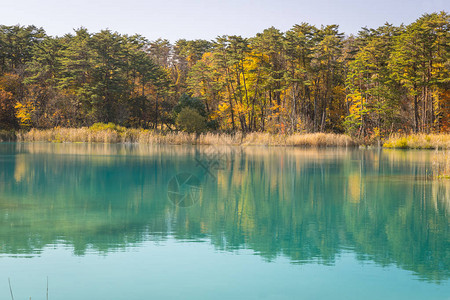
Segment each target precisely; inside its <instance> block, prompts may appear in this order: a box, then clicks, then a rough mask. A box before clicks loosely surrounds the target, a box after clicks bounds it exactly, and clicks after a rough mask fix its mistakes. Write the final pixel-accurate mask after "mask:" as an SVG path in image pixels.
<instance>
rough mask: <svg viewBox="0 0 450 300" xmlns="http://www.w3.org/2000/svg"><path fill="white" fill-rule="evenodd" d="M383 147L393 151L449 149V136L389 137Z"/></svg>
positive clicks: (413, 135) (416, 135)
mask: <svg viewBox="0 0 450 300" xmlns="http://www.w3.org/2000/svg"><path fill="white" fill-rule="evenodd" d="M383 147H385V148H395V149H450V135H449V134H411V135H391V136H390V137H389V138H388V140H387V141H386V142H385V143H384V145H383Z"/></svg>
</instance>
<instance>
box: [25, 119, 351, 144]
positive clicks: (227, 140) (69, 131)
mask: <svg viewBox="0 0 450 300" xmlns="http://www.w3.org/2000/svg"><path fill="white" fill-rule="evenodd" d="M17 139H18V140H19V141H25V142H35V141H45V142H54V143H64V142H73V143H77V142H83V143H84V142H87V143H141V144H197V145H266V146H302V147H347V146H357V145H358V143H357V142H356V141H355V140H353V139H352V138H351V137H349V136H347V135H340V134H331V133H314V134H294V135H281V134H280V135H275V134H269V133H249V134H247V135H243V134H241V133H236V134H234V135H231V134H224V133H220V134H219V133H204V134H200V135H198V136H196V135H195V134H188V133H185V132H173V133H158V132H155V131H151V130H143V129H130V128H125V127H121V126H117V125H114V124H112V123H110V124H101V123H98V124H94V125H93V126H91V127H83V128H59V127H57V128H53V129H44V130H38V129H31V130H30V131H28V132H19V133H18V134H17Z"/></svg>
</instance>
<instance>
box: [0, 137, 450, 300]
mask: <svg viewBox="0 0 450 300" xmlns="http://www.w3.org/2000/svg"><path fill="white" fill-rule="evenodd" d="M446 159H448V158H447V157H446V156H445V155H444V154H443V153H440V152H434V151H393V150H359V149H298V148H265V147H225V146H220V147H216V146H202V147H195V146H137V145H104V144H90V145H89V144H50V143H48V144H47V143H34V144H19V143H17V144H15V143H0V299H10V290H9V285H8V278H10V281H11V288H12V290H13V293H14V297H15V299H29V298H30V297H31V298H32V299H46V285H47V278H48V284H49V299H450V280H449V275H450V247H449V242H450V235H449V213H450V180H436V179H435V178H434V176H435V175H437V172H438V170H440V166H441V165H442V163H445V160H446Z"/></svg>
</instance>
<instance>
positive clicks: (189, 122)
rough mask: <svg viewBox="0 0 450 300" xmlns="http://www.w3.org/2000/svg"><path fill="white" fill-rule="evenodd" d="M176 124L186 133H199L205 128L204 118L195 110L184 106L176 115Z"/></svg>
mask: <svg viewBox="0 0 450 300" xmlns="http://www.w3.org/2000/svg"><path fill="white" fill-rule="evenodd" d="M177 126H178V127H179V128H180V129H181V130H183V131H186V132H188V133H194V132H195V133H197V134H198V133H201V132H203V131H205V129H206V120H205V118H204V117H203V116H202V115H200V114H199V113H198V111H197V110H195V109H192V108H189V107H185V108H183V109H182V110H181V111H180V113H179V114H178V116H177Z"/></svg>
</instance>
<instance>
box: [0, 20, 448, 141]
mask: <svg viewBox="0 0 450 300" xmlns="http://www.w3.org/2000/svg"><path fill="white" fill-rule="evenodd" d="M449 21H450V15H449V14H448V13H447V12H440V13H432V14H424V15H423V16H421V17H420V18H419V19H417V20H416V21H415V22H413V23H411V24H409V25H400V26H394V25H392V24H388V23H386V24H384V25H382V26H380V27H379V28H376V29H371V28H362V29H361V30H360V31H359V32H358V33H357V34H356V35H346V34H344V33H343V32H340V31H339V26H338V25H328V26H321V27H320V28H319V27H317V26H314V25H311V24H307V23H300V24H299V25H294V26H293V27H292V28H291V29H289V30H288V31H286V32H282V31H280V30H278V29H276V28H274V27H271V28H268V29H265V30H264V31H263V32H262V33H258V34H256V36H254V37H250V38H245V37H241V36H234V35H232V36H219V37H217V38H216V39H214V40H212V41H207V40H185V39H180V40H177V41H176V42H175V43H173V44H172V43H171V42H170V41H168V40H165V39H157V40H153V41H149V40H148V39H146V38H145V37H143V36H140V35H126V34H120V33H117V32H112V31H110V30H102V31H100V32H96V33H91V32H89V31H88V30H87V29H86V28H79V29H76V30H74V32H73V33H68V34H66V35H64V36H61V37H53V36H49V35H47V34H46V32H45V30H44V29H43V28H38V27H36V26H21V25H15V26H6V25H1V26H0V129H3V130H28V129H31V128H36V129H48V128H54V127H61V128H79V127H87V126H92V125H93V124H96V123H114V124H117V125H120V126H124V127H127V128H142V129H149V130H155V131H161V132H169V131H178V130H186V131H198V130H201V131H211V132H226V133H235V132H241V133H244V134H245V133H250V132H268V133H276V134H279V133H285V134H292V133H315V132H328V133H346V134H349V135H351V136H357V137H367V136H369V137H374V136H375V137H376V136H388V135H389V134H392V133H399V132H400V133H413V132H414V133H448V132H449V130H450V89H449V87H450V59H449V57H450V33H449V24H450V23H449Z"/></svg>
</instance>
